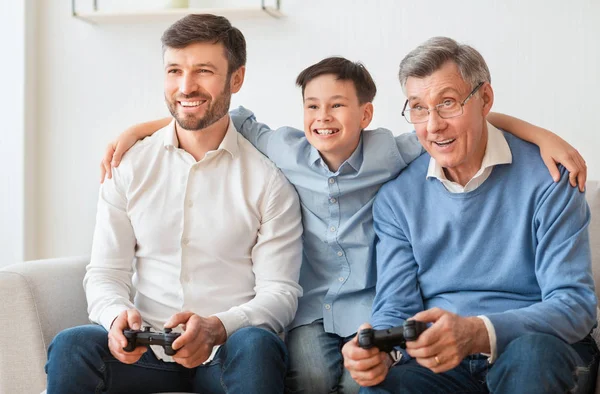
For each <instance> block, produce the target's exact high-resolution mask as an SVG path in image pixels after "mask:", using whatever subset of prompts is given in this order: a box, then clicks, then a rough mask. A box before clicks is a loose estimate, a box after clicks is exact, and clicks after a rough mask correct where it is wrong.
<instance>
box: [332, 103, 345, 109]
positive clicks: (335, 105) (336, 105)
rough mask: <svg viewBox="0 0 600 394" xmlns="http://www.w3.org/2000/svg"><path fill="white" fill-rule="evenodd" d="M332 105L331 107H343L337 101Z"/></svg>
mask: <svg viewBox="0 0 600 394" xmlns="http://www.w3.org/2000/svg"><path fill="white" fill-rule="evenodd" d="M332 107H333V108H340V107H343V105H342V104H339V103H337V104H333V105H332Z"/></svg>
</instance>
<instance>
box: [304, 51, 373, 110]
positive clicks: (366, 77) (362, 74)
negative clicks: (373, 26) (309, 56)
mask: <svg viewBox="0 0 600 394" xmlns="http://www.w3.org/2000/svg"><path fill="white" fill-rule="evenodd" d="M325 74H333V75H334V76H335V77H336V79H338V80H342V81H352V83H354V87H355V88H356V95H357V97H358V102H359V103H360V104H364V103H370V102H371V101H373V99H374V98H375V94H376V93H377V87H376V86H375V82H373V78H372V77H371V74H369V72H368V71H367V69H366V68H365V66H364V65H363V64H362V63H359V62H351V61H350V60H348V59H345V58H343V57H328V58H326V59H323V60H321V61H320V62H318V63H316V64H313V65H312V66H310V67H308V68H306V69H304V70H303V71H302V72H301V73H300V75H298V78H296V85H298V86H300V87H301V88H302V98H304V89H305V88H306V85H307V84H308V83H309V82H310V81H312V80H313V79H315V78H317V77H319V76H321V75H325Z"/></svg>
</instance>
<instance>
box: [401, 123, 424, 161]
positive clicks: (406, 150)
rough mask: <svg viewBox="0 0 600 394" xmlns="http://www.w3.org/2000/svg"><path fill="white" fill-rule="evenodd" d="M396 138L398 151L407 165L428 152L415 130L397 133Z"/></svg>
mask: <svg viewBox="0 0 600 394" xmlns="http://www.w3.org/2000/svg"><path fill="white" fill-rule="evenodd" d="M394 139H395V140H396V147H397V148H398V153H399V154H400V157H402V159H403V160H404V162H405V163H406V164H407V165H408V164H410V163H412V161H413V160H415V159H416V158H417V157H419V156H421V155H422V154H423V153H425V152H426V151H425V149H424V148H423V146H421V143H420V142H419V139H418V138H417V133H415V132H414V131H413V132H412V133H404V134H400V135H397V136H395V137H394Z"/></svg>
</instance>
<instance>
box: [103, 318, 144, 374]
mask: <svg viewBox="0 0 600 394" xmlns="http://www.w3.org/2000/svg"><path fill="white" fill-rule="evenodd" d="M141 325H142V316H141V315H140V313H139V312H138V311H137V310H135V309H129V310H127V311H123V312H121V313H119V316H117V318H116V319H115V321H113V323H112V326H111V327H110V331H109V332H108V349H109V350H110V353H111V354H112V355H113V356H114V357H115V358H116V359H117V360H119V361H120V362H122V363H125V364H134V363H136V362H138V360H139V359H140V358H141V357H142V355H143V354H144V353H146V351H147V350H148V348H147V347H146V346H138V347H136V348H135V349H134V350H133V351H132V352H126V351H125V350H123V348H124V347H125V346H127V338H125V336H124V335H123V330H125V329H127V328H131V329H132V330H139V329H140V327H141Z"/></svg>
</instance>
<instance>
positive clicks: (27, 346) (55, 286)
mask: <svg viewBox="0 0 600 394" xmlns="http://www.w3.org/2000/svg"><path fill="white" fill-rule="evenodd" d="M88 262H89V258H88V257H75V258H61V259H51V260H37V261H29V262H24V263H19V264H14V265H11V266H8V267H5V268H3V269H1V270H0V325H1V327H2V328H3V334H4V335H2V336H0V349H2V351H1V352H0V392H1V393H36V394H37V393H39V392H40V391H42V390H44V388H45V387H46V375H45V372H44V365H45V363H46V352H47V349H48V345H49V343H50V341H52V338H54V336H55V335H56V334H57V333H58V332H59V331H61V330H63V329H65V328H68V327H72V326H77V325H81V324H87V323H89V321H88V316H87V306H86V305H87V304H86V299H85V293H84V291H83V285H82V282H83V276H84V274H85V267H86V265H87V264H88Z"/></svg>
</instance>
